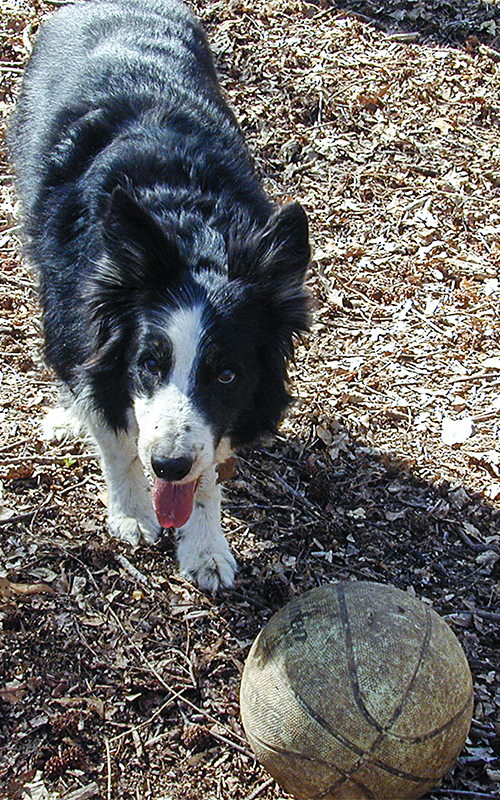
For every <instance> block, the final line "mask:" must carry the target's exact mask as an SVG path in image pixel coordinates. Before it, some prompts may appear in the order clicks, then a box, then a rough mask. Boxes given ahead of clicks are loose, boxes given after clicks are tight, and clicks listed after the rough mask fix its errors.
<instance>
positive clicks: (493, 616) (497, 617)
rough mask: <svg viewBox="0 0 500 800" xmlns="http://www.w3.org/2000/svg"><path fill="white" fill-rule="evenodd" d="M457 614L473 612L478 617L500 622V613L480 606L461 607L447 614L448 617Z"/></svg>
mask: <svg viewBox="0 0 500 800" xmlns="http://www.w3.org/2000/svg"><path fill="white" fill-rule="evenodd" d="M455 614H471V615H474V616H476V617H481V619H487V620H490V621H491V622H500V614H497V613H496V612H495V611H483V610H482V609H480V608H460V609H458V610H457V611H450V613H449V614H445V615H444V616H445V618H446V617H453V616H455Z"/></svg>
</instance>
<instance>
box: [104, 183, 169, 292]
mask: <svg viewBox="0 0 500 800" xmlns="http://www.w3.org/2000/svg"><path fill="white" fill-rule="evenodd" d="M102 235H103V240H104V247H105V251H106V257H105V259H104V260H103V262H102V263H101V265H100V267H99V274H98V275H96V278H97V280H98V281H99V282H100V283H101V288H104V287H103V284H106V287H107V288H108V290H110V289H111V288H112V286H114V287H115V288H116V289H118V287H119V288H120V290H121V291H127V290H128V291H129V292H130V291H134V290H135V291H144V290H148V289H164V288H166V287H168V286H171V285H172V284H173V283H176V282H177V281H178V279H179V276H180V273H181V271H182V270H183V268H184V264H183V263H182V259H181V257H180V254H179V248H178V246H177V242H176V236H175V233H174V232H173V231H167V230H164V229H163V228H162V227H161V226H160V224H159V222H158V221H157V220H156V219H155V218H154V217H153V216H151V214H150V213H149V211H148V210H147V209H146V208H145V207H144V206H143V205H141V203H140V202H139V201H138V200H136V199H135V198H134V197H133V196H132V195H131V194H129V192H127V191H126V190H125V189H123V188H122V187H120V186H118V187H117V188H116V189H115V190H114V191H113V193H112V195H111V197H110V200H109V204H108V208H107V210H106V213H105V216H104V220H103V226H102Z"/></svg>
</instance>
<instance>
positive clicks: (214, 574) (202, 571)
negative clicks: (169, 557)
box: [178, 539, 237, 595]
mask: <svg viewBox="0 0 500 800" xmlns="http://www.w3.org/2000/svg"><path fill="white" fill-rule="evenodd" d="M178 557H179V570H180V573H181V575H182V576H183V577H184V578H186V580H188V581H190V582H191V583H194V584H196V585H197V586H198V587H199V588H200V589H201V590H202V591H203V592H207V594H212V595H213V594H217V591H218V590H219V589H229V588H231V586H232V585H233V584H234V576H235V574H236V569H237V564H236V560H235V559H234V556H233V554H232V553H231V550H230V549H229V545H228V544H227V542H226V540H225V539H221V541H220V542H217V545H216V547H214V548H213V549H210V550H208V549H205V550H199V551H194V552H193V551H192V550H190V551H189V552H185V553H183V551H182V544H181V545H180V546H179V548H178Z"/></svg>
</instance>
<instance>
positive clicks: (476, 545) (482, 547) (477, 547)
mask: <svg viewBox="0 0 500 800" xmlns="http://www.w3.org/2000/svg"><path fill="white" fill-rule="evenodd" d="M455 530H456V532H457V534H458V537H459V538H460V539H461V540H462V542H463V543H464V544H465V545H467V547H468V548H469V549H470V550H474V552H475V553H484V552H485V551H486V550H495V549H496V548H495V547H494V546H491V545H487V544H481V543H480V542H473V541H472V539H471V538H470V536H468V535H467V534H466V533H465V531H464V529H463V528H462V526H461V525H460V523H455Z"/></svg>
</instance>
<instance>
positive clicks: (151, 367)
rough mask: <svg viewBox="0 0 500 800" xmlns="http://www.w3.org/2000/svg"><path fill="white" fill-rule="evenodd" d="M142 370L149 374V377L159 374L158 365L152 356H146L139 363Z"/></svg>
mask: <svg viewBox="0 0 500 800" xmlns="http://www.w3.org/2000/svg"><path fill="white" fill-rule="evenodd" d="M141 367H142V369H144V370H146V372H149V374H150V375H158V374H159V372H160V365H159V363H158V361H157V359H156V358H155V357H154V356H146V358H143V359H142V361H141Z"/></svg>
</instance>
